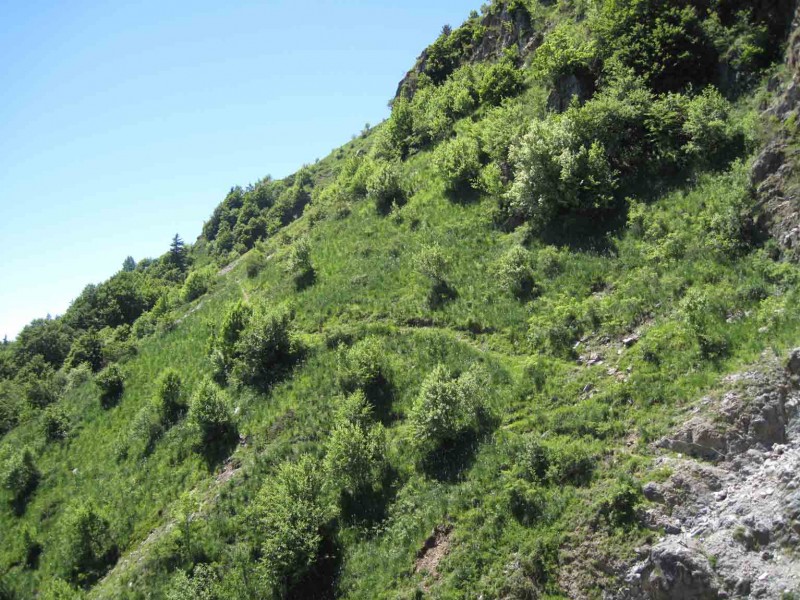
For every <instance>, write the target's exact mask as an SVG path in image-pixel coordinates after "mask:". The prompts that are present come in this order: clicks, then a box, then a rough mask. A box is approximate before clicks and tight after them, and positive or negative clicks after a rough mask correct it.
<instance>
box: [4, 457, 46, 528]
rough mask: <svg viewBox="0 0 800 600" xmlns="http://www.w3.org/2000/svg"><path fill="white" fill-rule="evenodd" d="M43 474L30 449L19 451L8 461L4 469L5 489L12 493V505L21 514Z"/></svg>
mask: <svg viewBox="0 0 800 600" xmlns="http://www.w3.org/2000/svg"><path fill="white" fill-rule="evenodd" d="M40 478H41V473H39V469H38V468H37V467H36V459H35V458H34V455H33V452H32V451H31V450H30V448H23V449H21V450H18V451H17V452H15V453H14V454H12V455H11V457H10V458H9V459H8V460H7V461H6V464H5V465H4V469H3V487H4V488H5V489H6V490H8V491H9V492H10V493H11V503H12V505H13V506H14V508H15V510H16V511H17V512H18V513H19V512H22V510H23V509H24V507H25V503H26V502H27V501H28V498H29V497H30V496H31V494H33V492H34V490H35V489H36V486H38V485H39V479H40Z"/></svg>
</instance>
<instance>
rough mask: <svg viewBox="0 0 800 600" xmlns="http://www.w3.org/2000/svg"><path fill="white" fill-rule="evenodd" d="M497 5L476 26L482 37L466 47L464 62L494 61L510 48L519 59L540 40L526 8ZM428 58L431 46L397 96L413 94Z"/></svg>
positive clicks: (463, 56)
mask: <svg viewBox="0 0 800 600" xmlns="http://www.w3.org/2000/svg"><path fill="white" fill-rule="evenodd" d="M497 6H498V8H497V9H495V10H492V11H491V12H488V13H486V14H484V15H482V16H481V17H480V19H479V21H478V24H477V27H476V28H475V29H476V31H480V32H481V34H480V37H479V38H478V39H477V40H476V41H474V42H473V43H472V44H471V45H470V46H469V48H467V49H465V52H464V54H463V55H462V57H461V64H467V63H475V62H485V61H493V60H496V59H498V58H500V57H502V56H503V54H504V52H505V51H506V50H507V49H509V48H516V49H517V51H518V53H519V56H520V58H521V59H524V57H525V56H527V55H528V54H530V53H531V52H532V51H533V50H534V49H536V48H537V47H538V46H539V44H540V43H541V41H542V34H541V32H535V31H534V30H533V28H532V26H531V20H530V15H529V13H528V11H527V10H526V9H525V8H524V7H521V6H519V7H516V8H513V9H509V6H508V3H497ZM451 35H454V34H451ZM429 57H430V49H429V48H428V49H425V50H424V51H423V52H422V54H420V55H419V57H418V58H417V60H416V62H415V63H414V68H412V69H411V70H410V71H409V72H408V73H406V75H405V77H403V79H402V80H401V81H400V83H399V84H398V85H397V92H396V94H395V98H397V97H399V96H400V95H405V96H406V97H408V98H409V99H410V98H412V97H413V96H414V93H415V91H416V85H417V83H416V82H417V78H418V77H419V75H420V74H421V73H424V72H425V69H426V66H427V64H428V59H429Z"/></svg>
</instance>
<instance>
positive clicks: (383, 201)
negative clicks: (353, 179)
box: [367, 161, 406, 214]
mask: <svg viewBox="0 0 800 600" xmlns="http://www.w3.org/2000/svg"><path fill="white" fill-rule="evenodd" d="M367 198H368V199H369V200H370V201H372V202H374V203H375V208H376V209H377V210H378V212H379V213H380V214H387V213H389V211H391V210H392V206H393V205H401V204H403V203H404V202H405V199H406V195H405V191H404V190H403V186H402V183H401V180H400V167H399V165H398V164H397V163H393V162H387V161H379V162H377V163H376V164H375V167H374V169H373V171H372V174H371V175H370V177H369V179H368V180H367Z"/></svg>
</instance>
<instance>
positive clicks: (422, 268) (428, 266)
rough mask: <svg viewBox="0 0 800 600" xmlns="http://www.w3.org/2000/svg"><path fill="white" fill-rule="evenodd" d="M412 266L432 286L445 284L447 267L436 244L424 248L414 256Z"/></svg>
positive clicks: (442, 254) (445, 260)
mask: <svg viewBox="0 0 800 600" xmlns="http://www.w3.org/2000/svg"><path fill="white" fill-rule="evenodd" d="M414 265H415V267H416V269H417V272H418V273H419V274H420V275H422V276H423V277H425V278H427V279H428V280H429V281H430V282H431V284H432V285H434V286H440V285H443V284H446V275H447V272H448V270H449V265H448V263H447V259H446V258H445V256H444V253H443V252H442V249H441V248H440V247H439V245H438V244H433V245H429V246H424V247H423V248H422V249H421V250H420V251H419V252H418V253H417V254H416V255H415V256H414Z"/></svg>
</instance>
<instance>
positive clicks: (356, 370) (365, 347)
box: [337, 336, 386, 392]
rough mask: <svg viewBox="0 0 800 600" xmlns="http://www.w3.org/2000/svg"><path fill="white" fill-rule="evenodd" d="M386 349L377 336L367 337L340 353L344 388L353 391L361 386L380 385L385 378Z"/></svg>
mask: <svg viewBox="0 0 800 600" xmlns="http://www.w3.org/2000/svg"><path fill="white" fill-rule="evenodd" d="M385 352H386V351H385V349H384V347H383V344H382V343H381V341H380V339H379V338H377V337H372V336H371V337H367V338H365V339H363V340H361V341H359V342H357V343H356V344H354V345H353V346H352V347H351V348H350V349H348V350H347V351H342V352H341V353H340V355H339V364H338V374H337V375H338V379H339V384H340V385H341V387H342V389H344V390H345V391H347V392H353V391H355V390H357V389H359V388H361V389H364V388H370V387H374V386H376V385H380V384H381V383H382V382H383V380H384V379H385V378H384V374H383V370H384V366H383V362H384V361H383V356H384V354H385Z"/></svg>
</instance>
